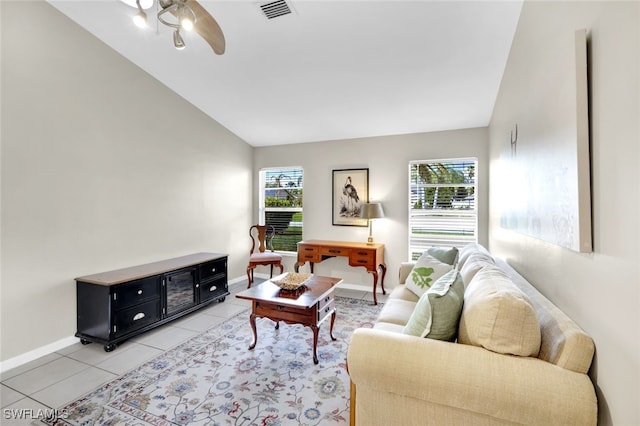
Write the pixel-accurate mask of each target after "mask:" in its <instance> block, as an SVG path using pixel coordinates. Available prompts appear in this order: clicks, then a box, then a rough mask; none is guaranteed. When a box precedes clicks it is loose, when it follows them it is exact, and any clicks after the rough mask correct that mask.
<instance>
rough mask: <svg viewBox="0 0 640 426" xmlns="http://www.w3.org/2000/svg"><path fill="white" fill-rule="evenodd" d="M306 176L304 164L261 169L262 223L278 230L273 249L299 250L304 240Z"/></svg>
mask: <svg viewBox="0 0 640 426" xmlns="http://www.w3.org/2000/svg"><path fill="white" fill-rule="evenodd" d="M303 175H304V173H303V171H302V168H301V167H279V168H269V169H262V170H260V197H259V205H260V223H264V224H266V225H273V226H274V228H275V229H276V235H275V237H274V238H273V249H274V250H278V251H291V252H296V251H298V246H297V243H298V242H299V241H302V186H303V185H302V184H303Z"/></svg>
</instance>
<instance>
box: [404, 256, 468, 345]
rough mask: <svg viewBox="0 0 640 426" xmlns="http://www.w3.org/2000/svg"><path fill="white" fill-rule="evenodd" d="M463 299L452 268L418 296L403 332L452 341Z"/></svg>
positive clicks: (454, 270)
mask: <svg viewBox="0 0 640 426" xmlns="http://www.w3.org/2000/svg"><path fill="white" fill-rule="evenodd" d="M463 300H464V284H463V283H462V277H461V276H460V273H459V272H458V271H457V270H456V269H453V270H451V271H450V272H448V273H446V274H445V275H443V276H442V277H440V279H438V280H437V281H436V282H435V283H434V284H433V285H432V286H431V287H430V288H429V290H427V291H426V293H425V294H423V295H422V296H421V297H420V300H419V301H418V303H417V304H416V307H415V309H414V310H413V313H412V314H411V317H410V318H409V321H408V322H407V325H406V326H405V327H404V330H403V332H404V333H405V334H410V335H413V336H419V337H428V338H430V339H436V340H448V341H453V340H455V338H456V335H457V332H458V323H459V321H460V313H461V312H462V304H463Z"/></svg>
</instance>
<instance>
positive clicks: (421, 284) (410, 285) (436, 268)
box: [405, 252, 453, 297]
mask: <svg viewBox="0 0 640 426" xmlns="http://www.w3.org/2000/svg"><path fill="white" fill-rule="evenodd" d="M451 269H453V266H451V265H449V264H447V263H443V262H441V261H439V260H438V259H436V258H435V257H433V256H431V255H430V254H429V253H427V252H424V253H422V256H420V258H419V259H418V260H417V261H416V264H415V265H414V266H413V269H412V270H411V273H409V276H408V277H407V280H406V281H405V286H406V288H407V290H410V291H412V292H413V293H414V294H415V295H416V296H418V297H420V296H422V295H423V294H424V292H425V291H427V290H428V289H429V287H431V285H433V283H435V282H436V281H437V280H438V278H440V277H441V276H443V275H444V274H446V273H447V272H449V271H450V270H451Z"/></svg>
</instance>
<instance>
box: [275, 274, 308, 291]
mask: <svg viewBox="0 0 640 426" xmlns="http://www.w3.org/2000/svg"><path fill="white" fill-rule="evenodd" d="M312 276H313V274H300V273H298V272H287V273H286V274H284V275H282V276H280V277H278V278H276V279H272V280H271V282H272V283H274V284H275V285H277V286H278V287H280V288H281V289H282V290H287V291H295V290H298V289H300V288H301V287H303V286H304V285H305V284H306V283H307V282H309V280H310V279H311V277H312Z"/></svg>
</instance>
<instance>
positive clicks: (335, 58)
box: [49, 0, 522, 146]
mask: <svg viewBox="0 0 640 426" xmlns="http://www.w3.org/2000/svg"><path fill="white" fill-rule="evenodd" d="M269 1H270V0H265V1H263V2H256V1H245V0H234V1H212V0H200V3H201V4H202V5H203V6H204V7H205V8H206V9H207V10H208V11H209V13H211V15H212V16H213V17H214V18H215V19H216V20H217V21H218V23H219V24H220V26H221V27H222V30H223V31H224V34H225V38H226V52H225V54H224V55H222V56H218V55H215V54H214V53H213V51H212V50H211V48H210V47H209V45H208V44H206V43H205V41H204V40H202V39H201V38H200V37H199V36H198V35H197V34H196V33H188V34H184V35H183V38H184V39H185V42H186V44H187V48H186V49H184V50H182V51H177V50H176V49H175V48H174V47H173V41H172V32H171V30H170V29H169V28H168V27H164V26H163V25H162V24H159V25H156V20H155V13H154V12H153V11H154V10H155V5H154V7H153V9H150V10H149V11H148V12H150V13H149V22H150V23H152V27H151V28H148V29H145V30H140V29H139V28H137V27H135V26H134V25H133V23H132V21H131V17H132V16H133V15H134V14H135V12H136V9H134V8H131V7H129V6H127V5H126V4H124V3H122V2H121V1H119V0H89V1H88V0H83V1H72V0H49V3H51V4H52V5H53V6H54V7H56V8H57V9H59V10H60V11H61V12H63V13H64V14H66V15H67V16H69V17H70V18H71V19H73V20H74V21H76V22H77V23H78V24H80V25H81V26H82V27H84V28H85V29H87V30H88V31H89V32H91V33H93V34H94V35H95V36H97V37H98V38H99V39H101V40H102V41H104V42H105V43H106V44H108V45H109V46H111V47H112V48H113V49H115V50H116V51H118V52H120V54H122V55H123V56H125V57H126V58H128V59H129V60H130V61H132V62H133V63H135V64H137V65H138V66H139V67H140V68H142V69H144V70H145V71H147V72H148V73H149V74H151V75H152V76H154V77H155V78H157V79H158V80H159V81H161V82H162V83H164V84H165V85H166V86H168V87H169V88H171V89H172V90H174V91H175V92H176V93H178V94H179V95H180V96H182V97H183V98H185V99H187V100H188V101H189V102H191V103H192V104H193V105H195V106H196V107H198V108H199V109H200V110H202V111H203V112H204V113H206V114H208V115H209V116H211V117H212V118H213V119H215V120H216V121H217V122H219V123H220V124H222V125H223V126H225V127H226V128H227V129H229V130H230V131H232V132H233V133H235V134H236V135H238V136H239V137H240V138H242V139H244V140H245V141H247V142H248V143H249V144H251V145H253V146H265V145H280V144H288V143H301V142H314V141H326V140H336V139H348V138H358V137H368V136H382V135H394V134H406V133H419V132H431V131H440V130H450V129H461V128H471V127H482V126H486V125H488V123H489V120H490V118H491V113H492V110H493V105H494V102H495V98H496V95H497V91H498V88H499V85H500V80H501V78H502V74H503V71H504V67H505V63H506V60H507V57H508V54H509V49H510V47H511V42H512V39H513V35H514V32H515V28H516V25H517V21H518V18H519V15H520V9H521V7H522V2H521V1H493V2H489V1H415V0H414V1H372V0H359V1H331V0H323V1H291V2H289V4H290V5H291V6H292V9H293V13H292V14H290V15H285V16H283V17H279V18H275V19H272V20H268V19H267V18H266V17H264V15H262V12H261V10H260V8H259V5H260V4H264V3H268V2H269Z"/></svg>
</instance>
